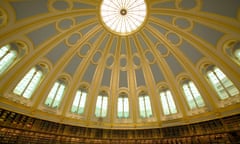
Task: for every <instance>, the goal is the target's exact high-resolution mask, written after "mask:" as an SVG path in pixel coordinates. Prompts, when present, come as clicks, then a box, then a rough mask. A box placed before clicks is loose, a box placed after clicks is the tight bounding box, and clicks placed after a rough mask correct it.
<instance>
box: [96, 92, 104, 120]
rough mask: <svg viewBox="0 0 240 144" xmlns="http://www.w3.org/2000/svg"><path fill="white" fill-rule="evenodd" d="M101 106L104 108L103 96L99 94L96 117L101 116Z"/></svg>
mask: <svg viewBox="0 0 240 144" xmlns="http://www.w3.org/2000/svg"><path fill="white" fill-rule="evenodd" d="M101 108H102V96H98V97H97V103H96V109H95V115H96V117H100V114H101Z"/></svg>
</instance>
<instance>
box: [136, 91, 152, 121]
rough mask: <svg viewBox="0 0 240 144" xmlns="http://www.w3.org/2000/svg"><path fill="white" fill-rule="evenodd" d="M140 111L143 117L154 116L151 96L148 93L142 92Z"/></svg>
mask: <svg viewBox="0 0 240 144" xmlns="http://www.w3.org/2000/svg"><path fill="white" fill-rule="evenodd" d="M138 99H139V112H140V117H141V118H150V117H152V108H151V101H150V97H149V96H148V95H146V94H144V93H143V94H141V95H140V96H139V97H138Z"/></svg>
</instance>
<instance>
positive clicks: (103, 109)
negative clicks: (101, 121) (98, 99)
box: [102, 96, 108, 117]
mask: <svg viewBox="0 0 240 144" xmlns="http://www.w3.org/2000/svg"><path fill="white" fill-rule="evenodd" d="M107 106H108V99H107V97H106V96H104V97H103V103H102V117H106V116H107Z"/></svg>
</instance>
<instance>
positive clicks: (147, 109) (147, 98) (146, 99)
mask: <svg viewBox="0 0 240 144" xmlns="http://www.w3.org/2000/svg"><path fill="white" fill-rule="evenodd" d="M145 105H146V113H147V117H152V108H151V102H150V98H149V96H145Z"/></svg>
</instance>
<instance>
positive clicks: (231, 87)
mask: <svg viewBox="0 0 240 144" xmlns="http://www.w3.org/2000/svg"><path fill="white" fill-rule="evenodd" d="M215 73H216V75H217V77H219V79H220V80H221V82H222V84H223V85H224V87H225V90H227V91H228V92H229V94H230V95H231V96H235V95H237V94H239V90H238V89H237V88H236V87H235V85H234V84H233V83H232V81H231V80H230V79H229V78H228V77H227V76H226V75H225V74H224V73H223V72H222V71H221V70H220V69H218V68H216V69H215Z"/></svg>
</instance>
